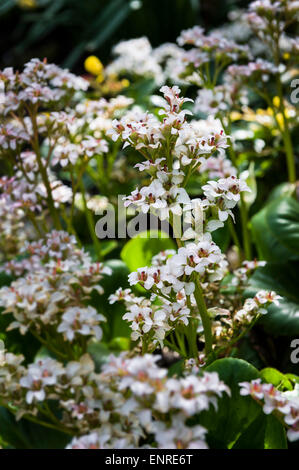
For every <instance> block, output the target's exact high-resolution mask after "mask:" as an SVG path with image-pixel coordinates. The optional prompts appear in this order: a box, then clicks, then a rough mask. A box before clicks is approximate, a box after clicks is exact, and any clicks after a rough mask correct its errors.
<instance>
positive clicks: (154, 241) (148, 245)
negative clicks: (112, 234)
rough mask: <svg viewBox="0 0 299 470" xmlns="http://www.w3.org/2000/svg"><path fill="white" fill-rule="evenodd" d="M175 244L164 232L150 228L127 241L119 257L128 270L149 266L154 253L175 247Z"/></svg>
mask: <svg viewBox="0 0 299 470" xmlns="http://www.w3.org/2000/svg"><path fill="white" fill-rule="evenodd" d="M175 248H176V246H175V244H174V242H173V240H172V239H171V238H169V237H168V235H167V234H166V233H165V232H160V231H157V230H151V231H148V232H142V233H140V234H139V235H137V236H136V237H134V238H132V239H131V240H130V241H128V242H127V243H126V244H125V246H124V247H123V249H122V251H121V259H122V260H123V261H124V262H125V263H126V265H127V266H128V268H129V269H130V271H136V269H137V268H141V267H143V266H149V264H150V262H151V259H152V257H153V256H154V255H156V254H157V253H159V252H160V251H163V250H169V249H175Z"/></svg>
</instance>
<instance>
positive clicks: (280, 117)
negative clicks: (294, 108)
mask: <svg viewBox="0 0 299 470" xmlns="http://www.w3.org/2000/svg"><path fill="white" fill-rule="evenodd" d="M276 120H277V123H278V125H279V127H280V129H283V128H284V118H283V114H282V113H277V114H276Z"/></svg>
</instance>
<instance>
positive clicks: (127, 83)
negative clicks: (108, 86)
mask: <svg viewBox="0 0 299 470" xmlns="http://www.w3.org/2000/svg"><path fill="white" fill-rule="evenodd" d="M121 84H122V86H123V87H124V88H128V86H130V82H129V80H128V79H127V78H123V79H122V81H121Z"/></svg>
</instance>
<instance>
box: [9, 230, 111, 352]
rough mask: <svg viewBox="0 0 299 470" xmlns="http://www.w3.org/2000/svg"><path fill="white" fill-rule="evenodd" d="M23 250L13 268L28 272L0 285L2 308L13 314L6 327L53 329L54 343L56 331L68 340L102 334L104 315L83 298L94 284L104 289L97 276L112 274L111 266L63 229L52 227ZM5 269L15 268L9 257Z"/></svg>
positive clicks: (40, 332) (36, 330)
mask: <svg viewBox="0 0 299 470" xmlns="http://www.w3.org/2000/svg"><path fill="white" fill-rule="evenodd" d="M26 250H27V253H28V254H29V255H30V256H29V258H25V259H24V260H23V261H19V262H16V263H17V264H16V266H15V271H16V272H19V274H21V272H22V270H27V271H28V273H27V274H25V275H23V277H20V278H19V279H17V280H15V281H13V282H12V284H11V285H10V286H8V287H7V286H5V287H2V289H0V305H1V306H2V307H4V309H5V310H4V312H3V313H12V314H13V316H14V321H13V322H12V323H11V324H10V325H9V329H13V328H18V329H19V330H20V332H21V333H22V334H25V333H26V332H27V331H28V330H30V331H32V332H33V333H34V334H38V335H40V336H42V337H43V336H44V335H46V336H47V334H48V333H49V331H50V330H51V331H52V336H53V337H52V339H51V340H49V343H50V345H51V342H52V343H53V347H55V344H56V343H55V341H56V339H57V338H56V337H57V332H58V333H62V334H63V337H64V340H65V341H68V342H72V341H73V340H74V338H77V337H80V336H84V337H86V339H89V338H90V337H92V336H95V337H96V338H97V339H101V336H102V330H101V327H100V326H99V324H100V323H101V322H102V321H104V320H105V317H104V316H103V315H100V314H99V313H98V312H97V310H96V309H95V308H94V307H91V306H90V305H86V302H87V301H88V300H89V299H90V294H91V292H92V291H93V290H96V291H98V293H99V294H102V293H103V289H102V287H101V286H100V285H99V281H100V280H101V279H102V277H103V275H105V274H106V275H109V274H111V270H110V268H107V267H104V266H103V265H102V264H100V263H93V262H92V261H91V258H90V256H89V255H88V254H87V253H86V252H84V251H83V250H79V249H78V248H77V246H76V241H75V238H74V237H73V236H69V235H68V234H67V233H65V232H56V231H53V232H51V233H50V234H48V235H47V237H46V240H39V241H38V242H34V243H32V244H29V245H27V246H26ZM8 269H11V270H13V262H11V263H10V264H9V265H8V266H7V270H8ZM46 330H47V331H46ZM58 336H59V335H58ZM62 349H63V348H62Z"/></svg>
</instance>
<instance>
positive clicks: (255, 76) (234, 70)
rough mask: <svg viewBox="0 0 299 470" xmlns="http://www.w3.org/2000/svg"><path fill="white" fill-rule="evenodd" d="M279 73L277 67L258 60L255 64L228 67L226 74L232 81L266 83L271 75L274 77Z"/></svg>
mask: <svg viewBox="0 0 299 470" xmlns="http://www.w3.org/2000/svg"><path fill="white" fill-rule="evenodd" d="M278 72H279V69H278V67H276V66H275V65H273V64H272V62H268V61H266V60H263V59H260V58H258V59H257V60H256V61H255V62H249V63H248V64H246V65H230V66H229V67H228V69H227V73H228V74H229V75H231V76H232V77H233V78H234V80H248V79H251V80H254V81H255V82H257V80H259V79H260V80H262V81H268V80H269V77H270V76H271V75H276V74H277V73H278Z"/></svg>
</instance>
